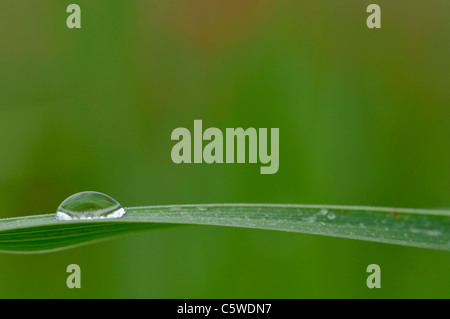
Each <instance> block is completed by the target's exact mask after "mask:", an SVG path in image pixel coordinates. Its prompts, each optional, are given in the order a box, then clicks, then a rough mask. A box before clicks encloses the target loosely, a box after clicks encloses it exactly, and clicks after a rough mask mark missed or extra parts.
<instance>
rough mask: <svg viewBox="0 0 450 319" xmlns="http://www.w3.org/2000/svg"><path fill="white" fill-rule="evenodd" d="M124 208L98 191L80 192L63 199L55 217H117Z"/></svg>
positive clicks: (122, 213)
mask: <svg viewBox="0 0 450 319" xmlns="http://www.w3.org/2000/svg"><path fill="white" fill-rule="evenodd" d="M124 214H125V210H124V209H123V208H122V206H120V204H119V203H118V202H117V201H116V200H115V199H114V198H112V197H109V196H108V195H105V194H102V193H98V192H81V193H77V194H75V195H72V196H70V197H68V198H67V199H65V200H64V201H63V202H62V203H61V205H59V207H58V210H57V211H56V219H60V220H77V219H105V218H119V217H122V216H123V215H124Z"/></svg>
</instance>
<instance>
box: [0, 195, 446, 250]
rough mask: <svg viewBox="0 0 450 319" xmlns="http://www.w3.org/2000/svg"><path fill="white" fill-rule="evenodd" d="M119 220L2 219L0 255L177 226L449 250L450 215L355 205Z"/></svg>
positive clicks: (186, 208) (186, 209) (140, 214)
mask: <svg viewBox="0 0 450 319" xmlns="http://www.w3.org/2000/svg"><path fill="white" fill-rule="evenodd" d="M125 210H126V212H127V213H126V215H125V216H124V217H122V218H118V219H106V220H105V219H102V220H78V221H61V220H56V219H55V216H54V215H53V214H49V215H35V216H27V217H17V218H7V219H0V251H1V252H9V253H41V252H50V251H56V250H62V249H67V248H71V247H75V246H79V245H83V244H88V243H92V242H96V241H100V240H105V239H110V238H114V237H118V236H122V235H127V234H132V233H137V232H143V231H150V230H155V229H161V228H168V227H174V226H181V225H209V226H229V227H241V228H256V229H266V230H277V231H287V232H298V233H308V234H316V235H325V236H333V237H343V238H350V239H358V240H367V241H375V242H381V243H389V244H397V245H405V246H414V247H423V248H431V249H441V250H450V212H449V211H438V210H418V209H396V208H382V207H356V206H318V205H280V204H279V205H277V204H274V205H272V204H208V205H172V206H149V207H130V208H125Z"/></svg>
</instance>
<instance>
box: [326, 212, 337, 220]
mask: <svg viewBox="0 0 450 319" xmlns="http://www.w3.org/2000/svg"><path fill="white" fill-rule="evenodd" d="M327 218H328V219H335V218H336V215H335V214H333V213H329V214H328V215H327Z"/></svg>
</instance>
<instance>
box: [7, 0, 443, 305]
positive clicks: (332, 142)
mask: <svg viewBox="0 0 450 319" xmlns="http://www.w3.org/2000/svg"><path fill="white" fill-rule="evenodd" d="M70 3H77V4H79V5H80V7H81V13H82V22H81V23H82V28H81V29H80V30H76V29H68V28H67V27H66V18H67V16H68V14H67V13H66V7H67V5H68V4H70ZM370 3H373V2H371V1H361V0H347V1H333V0H314V1H313V0H308V1H300V0H292V1H287V0H283V1H270V0H246V1H240V0H227V1H224V0H221V1H209V0H190V1H182V0H179V1H159V0H153V1H150V0H149V1H144V0H142V1H138V0H134V1H124V0H120V1H119V0H117V1H112V0H110V1H106V0H101V1H100V0H97V1H87V0H77V1H56V0H52V1H50V0H42V1H5V0H3V1H1V2H0V148H1V157H0V202H1V203H2V208H1V210H0V217H1V218H4V217H13V216H25V215H30V214H44V213H53V212H54V211H55V210H56V208H57V206H58V205H59V203H60V202H61V201H63V200H64V199H65V198H66V197H68V196H69V195H71V194H73V193H76V192H79V191H84V190H96V191H100V192H103V193H106V194H109V195H111V196H113V197H114V198H116V199H117V200H118V201H119V202H120V203H121V204H122V205H123V206H137V205H153V204H155V205H156V204H158V205H163V204H188V203H240V202H243V203H259V202H264V203H304V204H343V205H377V206H395V207H413V208H449V207H450V196H449V194H450V169H449V163H450V125H449V124H450V90H449V74H450V64H449V63H450V62H449V61H450V60H449V56H450V41H449V40H450V38H449V34H450V33H449V31H450V21H449V19H448V17H449V16H450V2H449V1H442V0H430V1H423V0H420V1H419V0H408V1H406V0H404V1H385V0H377V1H376V2H375V3H377V4H379V5H380V6H381V10H382V16H381V19H382V22H381V23H382V28H381V29H377V30H370V29H368V28H367V27H366V18H367V16H368V14H367V13H366V7H367V6H368V5H369V4H370ZM194 119H202V120H203V126H204V127H210V126H214V127H219V128H221V129H225V128H226V127H244V128H247V127H257V128H258V127H278V128H280V169H279V171H278V173H276V174H275V175H260V174H259V164H234V165H231V164H221V165H218V164H216V165H208V164H201V165H200V164H195V165H194V164H191V165H186V164H185V165H176V164H174V163H172V161H171V158H170V150H171V148H172V146H173V145H174V142H172V141H171V140H170V135H171V132H172V130H173V129H175V128H176V127H180V126H182V127H188V128H192V127H193V121H194ZM71 263H76V264H78V265H80V267H81V272H82V282H81V285H82V288H81V289H73V290H70V289H68V288H67V287H66V278H67V276H68V274H67V273H66V267H67V265H69V264H71ZM372 263H376V264H379V265H380V267H381V285H382V288H381V289H372V290H371V289H368V288H367V287H366V278H367V275H368V274H367V273H366V267H367V265H369V264H372ZM449 267H450V254H449V253H448V252H445V251H434V250H427V249H418V248H409V247H401V246H394V245H385V244H376V243H370V242H362V241H353V240H347V239H336V238H328V237H320V236H313V235H303V234H291V233H281V232H271V231H258V230H243V229H232V228H220V227H186V228H180V229H169V230H163V231H154V232H149V233H145V234H139V235H132V236H128V237H124V238H121V239H115V240H111V241H106V242H102V243H97V244H93V245H89V246H84V247H80V248H76V249H72V250H67V251H62V252H57V253H50V254H41V255H6V254H0V297H1V298H449V297H450V276H449V272H448V270H449Z"/></svg>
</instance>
